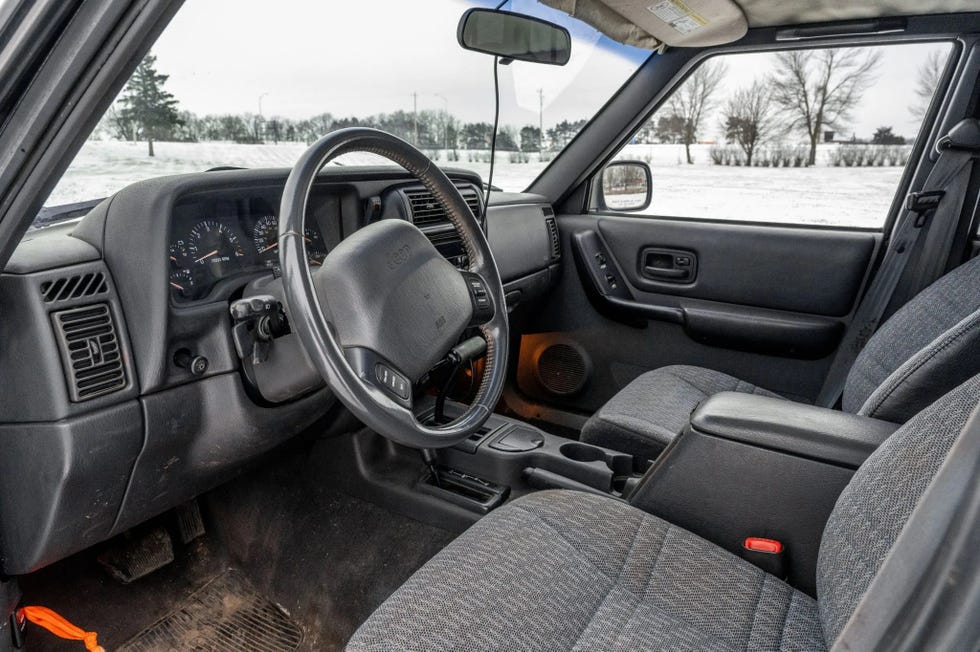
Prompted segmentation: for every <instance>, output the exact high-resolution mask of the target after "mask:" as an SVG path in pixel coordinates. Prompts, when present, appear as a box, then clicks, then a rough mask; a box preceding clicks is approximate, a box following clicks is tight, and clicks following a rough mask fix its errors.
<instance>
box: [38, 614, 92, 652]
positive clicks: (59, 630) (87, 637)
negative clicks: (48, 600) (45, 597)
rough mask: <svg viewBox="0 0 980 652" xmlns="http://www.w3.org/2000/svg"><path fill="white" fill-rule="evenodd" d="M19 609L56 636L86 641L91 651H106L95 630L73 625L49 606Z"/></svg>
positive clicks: (86, 647)
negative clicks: (86, 629)
mask: <svg viewBox="0 0 980 652" xmlns="http://www.w3.org/2000/svg"><path fill="white" fill-rule="evenodd" d="M19 611H20V614H21V615H23V616H24V618H27V619H28V620H29V621H31V622H32V623H34V624H35V625H40V626H41V627H43V628H44V629H46V630H48V631H49V632H51V633H52V634H54V635H55V636H58V637H60V638H67V639H68V640H71V641H84V642H85V649H87V650H88V651H89V652H105V650H103V649H102V646H101V645H99V641H98V635H97V634H96V633H95V632H86V631H85V630H83V629H82V628H81V627H76V626H75V625H72V624H71V623H70V622H68V621H67V620H65V619H64V618H63V617H62V616H61V615H59V614H57V613H55V612H54V611H51V610H50V609H48V608H47V607H21V608H20V610H19Z"/></svg>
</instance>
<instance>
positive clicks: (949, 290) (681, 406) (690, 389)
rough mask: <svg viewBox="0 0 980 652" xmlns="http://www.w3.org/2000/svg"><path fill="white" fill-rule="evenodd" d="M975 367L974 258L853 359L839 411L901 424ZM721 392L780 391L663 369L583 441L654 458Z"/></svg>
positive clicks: (628, 392)
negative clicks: (706, 401)
mask: <svg viewBox="0 0 980 652" xmlns="http://www.w3.org/2000/svg"><path fill="white" fill-rule="evenodd" d="M978 371H980V257H977V258H974V259H972V260H970V261H968V262H966V263H964V264H963V265H960V266H959V267H957V268H956V269H954V270H953V271H951V272H950V273H948V274H946V275H945V276H943V277H942V278H941V279H939V280H938V281H936V282H935V283H933V284H932V285H930V286H929V287H927V288H926V289H925V290H923V291H922V292H920V293H919V294H918V295H916V296H915V297H914V298H913V299H912V300H911V301H909V302H908V303H907V304H905V305H904V306H903V307H902V308H901V309H899V310H898V311H897V312H896V313H895V314H894V315H892V317H891V318H890V319H888V321H886V322H885V323H884V324H883V325H882V326H881V328H879V329H878V331H877V332H876V333H875V334H874V335H873V336H872V337H871V339H870V340H869V341H868V343H867V345H866V346H865V347H864V349H863V350H862V351H861V353H860V354H859V355H858V357H857V358H856V359H855V361H854V364H853V366H852V367H851V370H850V372H849V373H848V376H847V380H846V382H845V384H844V392H843V396H842V399H841V407H842V409H843V410H844V411H845V412H850V413H853V414H859V415H862V416H868V417H874V418H876V419H882V420H884V421H892V422H894V423H904V422H905V421H907V420H908V419H909V418H911V417H912V415H914V414H917V413H918V412H919V411H920V410H922V409H923V408H924V407H926V406H927V405H929V404H931V403H932V402H933V401H935V400H936V399H937V398H939V397H940V396H942V395H943V394H945V393H946V392H949V391H950V390H952V389H953V388H955V387H957V386H958V385H959V384H960V383H962V382H964V381H966V380H967V379H968V378H971V377H972V376H973V375H974V374H975V373H977V372H978ZM722 391H734V392H745V393H749V394H761V395H764V396H773V397H776V396H778V394H776V393H774V392H771V391H769V390H766V389H763V388H761V387H757V386H756V385H753V384H752V383H749V382H746V381H744V380H740V379H738V378H735V377H734V376H729V375H728V374H725V373H722V372H720V371H714V370H711V369H704V368H702V367H688V366H669V367H662V368H660V369H655V370H653V371H650V372H648V373H645V374H643V375H641V376H639V377H638V378H636V379H635V380H634V381H633V382H631V383H630V384H629V385H627V386H626V387H624V388H623V389H622V390H620V391H619V393H617V394H616V395H615V396H613V398H611V399H610V400H609V401H608V402H607V403H606V404H605V405H603V406H602V407H601V408H600V409H599V410H598V411H597V412H596V413H595V414H594V415H592V417H591V418H590V419H589V420H588V421H587V422H586V424H585V426H584V427H583V428H582V435H581V439H582V441H584V442H587V443H590V444H595V445H597V446H604V447H606V448H612V449H614V450H618V451H622V452H626V453H632V454H634V455H642V456H645V457H648V458H653V457H656V456H657V455H658V454H659V452H660V451H661V450H663V449H664V448H665V447H666V446H667V445H669V444H670V442H672V441H673V440H674V439H675V438H676V437H677V436H678V435H679V434H680V432H681V431H682V430H683V429H684V427H685V426H686V425H687V423H688V418H689V417H690V415H691V412H693V411H694V408H696V407H697V406H698V404H699V403H701V401H703V400H704V399H706V398H708V397H710V396H712V395H714V394H717V393H719V392H722Z"/></svg>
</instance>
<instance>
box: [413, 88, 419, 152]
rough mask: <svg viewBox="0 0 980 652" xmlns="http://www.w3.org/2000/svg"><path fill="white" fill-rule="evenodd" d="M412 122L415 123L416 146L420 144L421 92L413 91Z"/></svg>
mask: <svg viewBox="0 0 980 652" xmlns="http://www.w3.org/2000/svg"><path fill="white" fill-rule="evenodd" d="M412 122H414V123H415V146H416V147H418V146H419V94H418V93H412Z"/></svg>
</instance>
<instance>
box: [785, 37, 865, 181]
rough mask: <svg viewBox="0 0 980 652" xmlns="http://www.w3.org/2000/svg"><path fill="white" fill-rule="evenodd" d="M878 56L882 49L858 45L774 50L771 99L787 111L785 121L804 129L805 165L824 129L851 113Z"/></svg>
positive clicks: (811, 160)
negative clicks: (808, 149)
mask: <svg viewBox="0 0 980 652" xmlns="http://www.w3.org/2000/svg"><path fill="white" fill-rule="evenodd" d="M880 59H881V53H880V52H874V51H870V50H866V49H862V48H827V49H823V50H790V51H787V52H780V53H779V54H777V55H776V72H775V75H774V76H773V80H772V86H773V99H774V100H775V102H776V103H777V104H778V105H779V106H780V107H781V108H782V109H783V110H784V111H785V113H786V115H787V117H788V119H789V124H788V125H787V126H788V127H790V128H799V129H802V130H803V131H805V132H806V135H807V138H808V139H809V141H810V156H809V159H808V161H807V162H808V164H809V165H813V164H814V163H816V161H817V143H818V142H820V134H821V133H822V132H823V129H824V128H825V127H837V128H839V127H840V126H841V125H842V124H844V123H845V122H846V121H847V120H848V118H850V115H851V111H853V110H854V107H856V106H857V104H858V102H860V101H861V96H862V95H863V93H864V91H865V89H866V88H867V86H868V84H869V83H871V81H872V80H873V78H874V71H875V68H876V67H877V66H878V61H879V60H880Z"/></svg>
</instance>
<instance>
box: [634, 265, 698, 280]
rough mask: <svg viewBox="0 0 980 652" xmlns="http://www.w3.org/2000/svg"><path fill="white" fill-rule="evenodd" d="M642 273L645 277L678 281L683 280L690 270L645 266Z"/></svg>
mask: <svg viewBox="0 0 980 652" xmlns="http://www.w3.org/2000/svg"><path fill="white" fill-rule="evenodd" d="M643 273H644V274H646V275H647V276H655V277H656V276H659V277H660V278H669V279H679V278H685V277H686V276H687V275H688V274H689V273H690V270H687V269H676V268H673V267H654V266H652V265H647V266H646V267H644V268H643Z"/></svg>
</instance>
